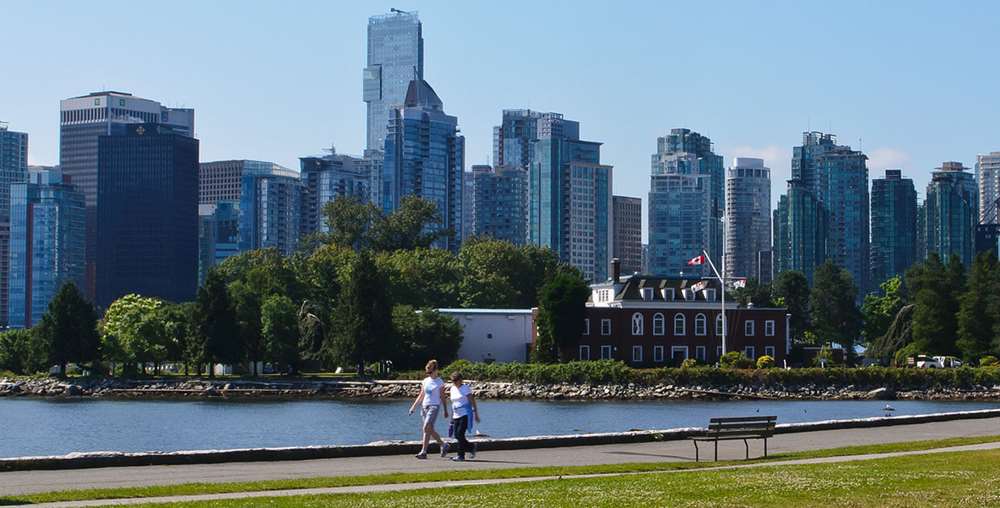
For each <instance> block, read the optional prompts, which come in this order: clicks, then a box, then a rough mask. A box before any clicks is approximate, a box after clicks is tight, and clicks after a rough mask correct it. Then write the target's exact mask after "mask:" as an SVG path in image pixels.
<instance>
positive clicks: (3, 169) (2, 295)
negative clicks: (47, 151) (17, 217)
mask: <svg viewBox="0 0 1000 508" xmlns="http://www.w3.org/2000/svg"><path fill="white" fill-rule="evenodd" d="M27 178H28V134H26V133H24V132H14V131H12V130H9V129H8V128H7V124H6V123H0V324H5V323H7V322H8V320H7V308H8V304H7V296H8V283H9V277H10V266H9V264H8V263H10V191H11V187H10V186H11V185H13V184H15V183H22V182H24V181H26V180H27Z"/></svg>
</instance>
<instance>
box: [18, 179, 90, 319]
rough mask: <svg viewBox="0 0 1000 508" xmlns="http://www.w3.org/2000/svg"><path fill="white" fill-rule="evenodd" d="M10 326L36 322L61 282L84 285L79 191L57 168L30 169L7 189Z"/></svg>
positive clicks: (83, 215)
mask: <svg viewBox="0 0 1000 508" xmlns="http://www.w3.org/2000/svg"><path fill="white" fill-rule="evenodd" d="M10 197H11V200H10V220H11V243H10V257H9V261H10V267H11V271H10V292H9V295H10V296H9V301H8V313H9V316H10V318H9V319H10V320H9V322H8V323H9V326H11V327H13V328H28V327H32V326H34V325H36V324H38V323H39V322H40V321H41V319H42V316H43V315H44V314H45V312H46V310H47V309H48V306H49V302H50V301H51V300H52V298H53V297H54V296H55V294H56V292H58V291H59V288H60V287H61V286H62V285H63V284H64V283H66V282H72V283H74V284H76V285H77V287H82V286H83V283H84V266H83V263H84V257H83V256H84V252H83V250H84V240H85V238H84V235H85V221H86V210H85V205H84V197H83V193H81V192H79V191H77V190H75V189H74V188H73V187H72V186H71V185H69V184H67V183H65V182H64V180H63V176H62V174H61V173H60V172H59V171H58V170H41V171H36V170H32V171H31V173H30V175H29V179H28V181H26V182H18V183H14V184H11V186H10Z"/></svg>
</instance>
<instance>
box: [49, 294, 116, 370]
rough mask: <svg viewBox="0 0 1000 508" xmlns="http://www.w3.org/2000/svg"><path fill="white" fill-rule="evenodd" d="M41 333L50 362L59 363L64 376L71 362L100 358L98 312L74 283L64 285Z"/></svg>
mask: <svg viewBox="0 0 1000 508" xmlns="http://www.w3.org/2000/svg"><path fill="white" fill-rule="evenodd" d="M38 334H39V337H40V338H41V340H42V341H43V342H44V343H45V344H46V349H47V350H48V351H49V358H48V359H49V364H50V365H58V366H59V374H60V375H63V376H65V375H66V364H67V363H69V362H76V363H88V362H90V363H93V362H96V361H97V360H99V359H100V343H101V340H100V335H98V333H97V312H96V311H95V310H94V306H93V305H91V304H90V302H88V301H87V300H86V299H84V298H83V295H82V294H80V291H79V290H78V289H77V287H76V285H74V284H73V283H72V282H67V283H65V284H63V285H62V287H60V288H59V292H57V293H56V296H55V297H53V298H52V301H51V302H49V309H48V311H47V312H46V313H45V315H44V316H42V322H41V323H40V324H39V325H38Z"/></svg>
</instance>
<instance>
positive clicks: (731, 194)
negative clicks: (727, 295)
mask: <svg viewBox="0 0 1000 508" xmlns="http://www.w3.org/2000/svg"><path fill="white" fill-rule="evenodd" d="M725 229H726V246H725V252H726V276H727V277H752V278H755V279H757V280H761V279H766V278H768V275H769V274H767V273H764V274H762V273H761V269H760V263H759V259H760V255H761V252H764V251H768V250H770V249H771V170H770V169H768V168H766V167H764V160H763V159H754V158H749V157H737V158H736V160H735V161H734V162H733V167H731V168H729V169H728V170H727V174H726V228H725Z"/></svg>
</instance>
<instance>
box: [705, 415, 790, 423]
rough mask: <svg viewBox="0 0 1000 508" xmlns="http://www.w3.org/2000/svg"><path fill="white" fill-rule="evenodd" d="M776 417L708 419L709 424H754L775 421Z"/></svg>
mask: <svg viewBox="0 0 1000 508" xmlns="http://www.w3.org/2000/svg"><path fill="white" fill-rule="evenodd" d="M777 419H778V417H777V416H735V417H728V418H709V419H708V422H709V423H729V422H756V421H775V420H777Z"/></svg>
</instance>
